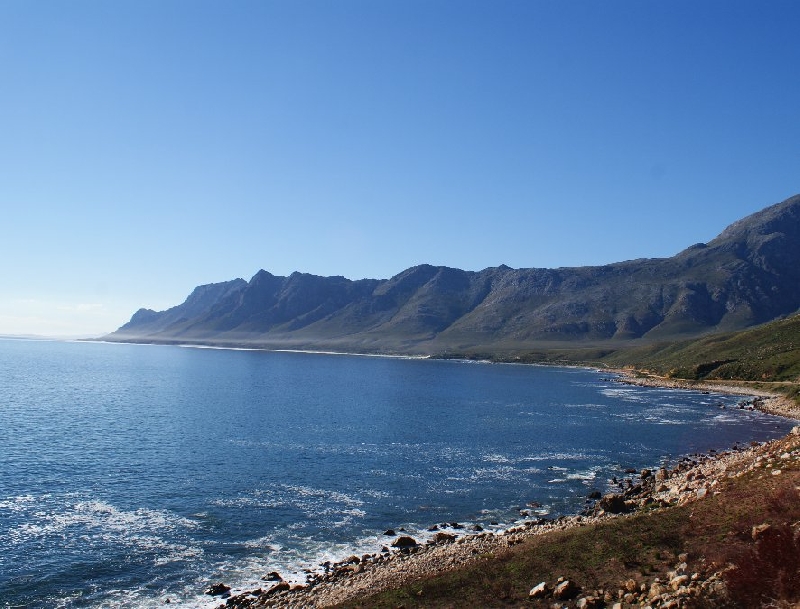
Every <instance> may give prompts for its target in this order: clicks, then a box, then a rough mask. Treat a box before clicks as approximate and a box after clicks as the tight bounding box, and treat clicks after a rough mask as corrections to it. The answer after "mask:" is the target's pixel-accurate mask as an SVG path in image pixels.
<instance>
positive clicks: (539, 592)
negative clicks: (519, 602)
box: [528, 582, 550, 598]
mask: <svg viewBox="0 0 800 609" xmlns="http://www.w3.org/2000/svg"><path fill="white" fill-rule="evenodd" d="M548 592H550V588H549V587H548V585H547V582H541V583H539V584H536V585H535V586H534V587H533V588H531V591H530V592H528V598H542V597H544V596H547V594H548Z"/></svg>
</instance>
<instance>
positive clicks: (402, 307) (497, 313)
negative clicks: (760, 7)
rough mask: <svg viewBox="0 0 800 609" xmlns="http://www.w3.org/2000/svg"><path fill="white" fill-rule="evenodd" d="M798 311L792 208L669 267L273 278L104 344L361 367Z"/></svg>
mask: <svg viewBox="0 0 800 609" xmlns="http://www.w3.org/2000/svg"><path fill="white" fill-rule="evenodd" d="M798 309H800V195H796V196H794V197H791V198H790V199H787V200H786V201H783V202H782V203H778V204H775V205H772V206H770V207H767V208H766V209H764V210H762V211H760V212H757V213H755V214H752V215H750V216H748V217H746V218H744V219H742V220H739V221H738V222H735V223H734V224H732V225H730V226H729V227H727V228H726V229H725V230H724V231H722V233H720V234H719V236H717V237H716V238H715V239H713V240H712V241H710V242H709V243H698V244H695V245H692V246H690V247H688V248H686V249H685V250H683V251H681V252H680V253H678V254H677V255H675V256H672V257H670V258H649V259H639V260H629V261H625V262H619V263H615V264H608V265H603V266H587V267H570V268H555V269H543V268H521V269H512V268H509V267H507V266H498V267H492V268H487V269H484V270H482V271H464V270H460V269H455V268H449V267H443V266H431V265H425V264H424V265H420V266H415V267H412V268H409V269H406V270H405V271H403V272H401V273H400V274H398V275H396V276H394V277H392V278H391V279H361V280H357V281H353V280H349V279H346V278H344V277H339V276H337V277H319V276H315V275H309V274H306V273H292V274H291V275H290V276H288V277H279V276H275V275H272V274H271V273H269V272H267V271H265V270H260V271H258V272H257V273H256V274H255V275H254V276H253V277H252V279H250V281H245V280H244V279H234V280H231V281H226V282H222V283H214V284H208V285H202V286H198V287H197V288H195V289H194V291H193V292H192V293H191V294H190V295H189V297H188V298H187V299H186V301H185V302H183V303H182V304H180V305H177V306H175V307H172V308H170V309H168V310H166V311H160V312H156V311H152V310H150V309H140V310H138V311H137V312H136V313H135V314H134V315H133V317H132V318H131V320H130V321H129V322H128V323H126V324H125V325H123V326H122V327H121V328H119V329H118V330H116V331H115V332H113V333H111V334H109V335H107V336H105V337H103V340H110V341H120V342H148V343H181V344H203V345H218V346H228V347H234V346H237V347H257V348H272V349H276V348H284V349H311V350H335V351H348V352H367V353H409V354H415V353H416V354H437V355H443V354H447V353H470V352H476V351H491V352H494V353H503V352H505V353H511V352H519V351H525V350H529V349H537V348H542V347H548V348H558V347H562V346H563V347H565V348H569V347H574V346H579V345H621V344H627V343H632V344H636V343H641V342H648V341H663V340H676V339H685V338H691V337H695V336H700V335H705V334H709V333H713V332H721V331H733V330H740V329H743V328H747V327H750V326H753V325H756V324H760V323H763V322H767V321H770V320H773V319H776V318H780V317H783V316H786V315H789V314H792V313H795V312H797V311H798Z"/></svg>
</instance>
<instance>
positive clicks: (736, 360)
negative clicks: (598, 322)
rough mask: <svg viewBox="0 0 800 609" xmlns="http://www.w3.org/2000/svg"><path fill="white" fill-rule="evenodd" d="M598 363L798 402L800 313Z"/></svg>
mask: <svg viewBox="0 0 800 609" xmlns="http://www.w3.org/2000/svg"><path fill="white" fill-rule="evenodd" d="M599 361H600V362H602V363H603V364H606V365H611V366H630V367H633V368H635V369H637V370H645V371H648V372H652V373H655V374H658V375H661V376H667V377H671V378H678V379H688V380H705V381H713V380H725V381H728V380H734V381H742V382H747V383H749V384H751V385H753V386H754V387H759V388H766V389H771V390H774V391H776V392H780V393H784V394H787V395H789V396H790V397H793V398H795V399H797V398H798V397H800V392H799V391H798V380H800V315H794V316H792V317H789V318H787V319H782V320H778V321H773V322H770V323H767V324H763V325H761V326H757V327H755V328H751V329H749V330H744V331H741V332H736V333H732V334H716V335H710V336H706V337H704V338H699V339H696V340H692V341H682V342H678V343H671V344H669V343H668V344H654V345H647V346H641V347H632V348H628V349H620V350H618V351H615V352H613V353H610V354H607V355H605V356H604V357H602V358H600V359H599Z"/></svg>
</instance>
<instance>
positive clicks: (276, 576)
mask: <svg viewBox="0 0 800 609" xmlns="http://www.w3.org/2000/svg"><path fill="white" fill-rule="evenodd" d="M261 581H264V582H282V581H283V577H281V574H280V573H278V572H277V571H271V572H270V573H267V574H266V575H265V576H264V577H262V578H261Z"/></svg>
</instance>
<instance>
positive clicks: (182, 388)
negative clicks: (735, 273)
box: [0, 340, 793, 608]
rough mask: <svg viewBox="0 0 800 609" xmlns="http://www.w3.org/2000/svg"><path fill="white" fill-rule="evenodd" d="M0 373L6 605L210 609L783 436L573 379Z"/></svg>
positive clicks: (387, 363)
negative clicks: (274, 579) (393, 549)
mask: <svg viewBox="0 0 800 609" xmlns="http://www.w3.org/2000/svg"><path fill="white" fill-rule="evenodd" d="M0 371H2V377H0V606H2V607H29V608H35V607H48V608H49V607H70V608H73V607H75V608H77V607H156V606H158V607H161V606H163V605H164V603H165V601H166V600H167V599H169V600H170V603H171V605H170V606H177V607H205V606H214V605H215V604H218V602H219V601H218V600H214V599H211V598H209V597H208V596H204V595H203V591H204V589H205V588H206V587H207V586H208V585H209V584H212V583H216V582H220V581H221V582H225V583H227V584H229V585H232V586H233V587H234V589H237V588H238V589H251V588H256V587H260V586H261V585H263V583H262V582H261V581H260V579H261V577H262V576H264V575H265V574H267V573H269V572H271V571H278V572H280V573H281V574H282V575H283V577H284V578H285V579H287V580H289V581H296V582H302V581H304V580H305V577H306V570H307V569H310V570H314V569H319V568H320V565H321V563H323V562H324V561H327V560H331V561H335V560H339V559H342V558H345V557H347V556H350V555H352V554H363V553H372V552H377V551H379V550H380V548H381V547H382V546H384V545H387V544H388V543H390V542H391V541H392V540H393V539H394V538H393V537H389V536H386V535H384V532H385V531H386V530H387V529H395V530H396V531H397V530H399V529H401V528H402V529H404V530H405V532H406V533H407V534H410V535H412V536H414V537H416V538H417V539H418V540H419V541H422V540H424V539H425V538H426V537H429V536H430V535H432V533H430V532H428V530H427V529H428V528H429V527H430V526H431V525H434V524H440V525H441V524H444V523H449V524H450V525H452V524H454V523H458V525H459V526H464V527H465V528H464V529H459V530H458V532H459V533H460V534H464V533H465V532H466V531H468V530H469V528H470V527H472V526H474V525H480V526H481V527H483V528H485V529H487V530H493V529H501V528H503V527H507V526H508V525H509V524H511V523H513V522H516V521H519V520H521V519H523V520H524V519H525V518H535V517H551V518H553V517H557V516H559V515H562V514H572V513H576V512H578V511H580V510H581V509H583V508H584V507H585V506H586V502H587V495H588V494H589V493H590V492H591V491H594V490H599V491H601V492H604V491H606V490H608V488H609V484H610V479H611V478H612V477H614V476H617V477H622V476H624V470H625V469H627V468H635V469H637V470H638V469H642V468H645V467H648V468H652V467H658V466H660V465H662V464H670V463H673V464H674V463H675V462H676V461H677V460H678V459H679V458H680V457H681V456H683V455H686V454H691V453H695V452H706V451H709V450H712V449H714V450H724V449H728V448H730V447H731V446H732V445H734V443H748V442H750V441H763V440H768V439H772V438H776V437H779V436H782V435H785V434H786V433H787V432H788V431H789V429H791V427H792V425H793V422H792V421H789V420H787V419H783V418H780V417H774V416H770V415H766V414H762V413H759V412H751V411H748V410H742V409H739V408H737V407H736V404H737V402H739V401H740V400H741V398H740V397H736V396H729V395H721V394H714V393H702V392H695V391H680V390H669V389H653V388H642V387H633V386H629V385H623V384H620V383H617V382H615V381H614V379H613V378H611V376H610V375H609V374H608V373H604V372H598V371H594V370H589V369H579V368H556V367H542V366H524V365H511V364H485V363H474V362H462V361H439V360H422V359H403V358H384V357H366V356H351V355H332V354H311V353H290V352H268V351H246V350H221V349H200V348H186V347H177V346H154V345H127V344H105V343H92V342H57V341H30V340H0Z"/></svg>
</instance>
